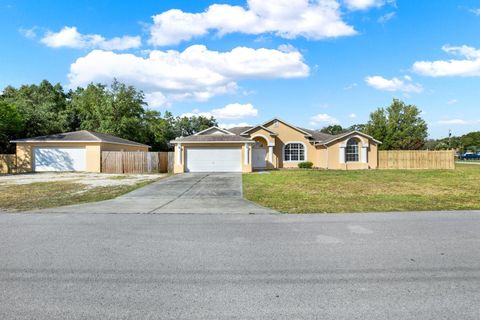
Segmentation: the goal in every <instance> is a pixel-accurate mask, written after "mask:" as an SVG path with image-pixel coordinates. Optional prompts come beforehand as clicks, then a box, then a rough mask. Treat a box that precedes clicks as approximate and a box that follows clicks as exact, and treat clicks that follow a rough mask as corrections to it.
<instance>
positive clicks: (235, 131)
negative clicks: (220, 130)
mask: <svg viewBox="0 0 480 320" xmlns="http://www.w3.org/2000/svg"><path fill="white" fill-rule="evenodd" d="M251 128H253V127H252V126H245V127H233V128H230V129H227V130H228V131H230V132H231V133H233V134H238V135H240V133H242V132H244V131H245V130H248V129H251Z"/></svg>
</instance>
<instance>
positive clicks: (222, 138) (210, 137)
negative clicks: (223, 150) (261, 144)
mask: <svg viewBox="0 0 480 320" xmlns="http://www.w3.org/2000/svg"><path fill="white" fill-rule="evenodd" d="M230 141H232V142H253V141H252V140H251V139H247V138H244V137H241V136H239V135H229V134H202V135H198V136H195V135H192V136H187V137H180V138H177V139H175V140H173V141H171V142H172V143H176V142H230Z"/></svg>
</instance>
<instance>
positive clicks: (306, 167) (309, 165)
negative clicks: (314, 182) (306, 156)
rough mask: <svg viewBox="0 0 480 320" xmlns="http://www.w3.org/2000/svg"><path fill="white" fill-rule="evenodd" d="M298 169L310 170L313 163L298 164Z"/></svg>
mask: <svg viewBox="0 0 480 320" xmlns="http://www.w3.org/2000/svg"><path fill="white" fill-rule="evenodd" d="M298 167H299V168H300V169H312V167H313V162H310V161H305V162H300V163H299V164H298Z"/></svg>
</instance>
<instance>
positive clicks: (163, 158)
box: [101, 151, 170, 173]
mask: <svg viewBox="0 0 480 320" xmlns="http://www.w3.org/2000/svg"><path fill="white" fill-rule="evenodd" d="M168 153H169V152H123V151H103V152H102V166H101V171H102V172H103V173H158V172H162V173H165V172H170V171H169V163H168V159H169V157H168Z"/></svg>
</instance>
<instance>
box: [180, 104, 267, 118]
mask: <svg viewBox="0 0 480 320" xmlns="http://www.w3.org/2000/svg"><path fill="white" fill-rule="evenodd" d="M257 115H258V110H257V109H255V108H254V107H253V105H252V104H250V103H247V104H240V103H231V104H227V105H226V106H225V107H223V108H219V109H213V110H211V111H208V112H201V111H200V110H198V109H194V110H193V111H192V112H188V113H184V114H182V117H192V116H204V117H208V118H209V117H214V118H215V119H219V120H234V119H243V118H248V117H256V116H257Z"/></svg>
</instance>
